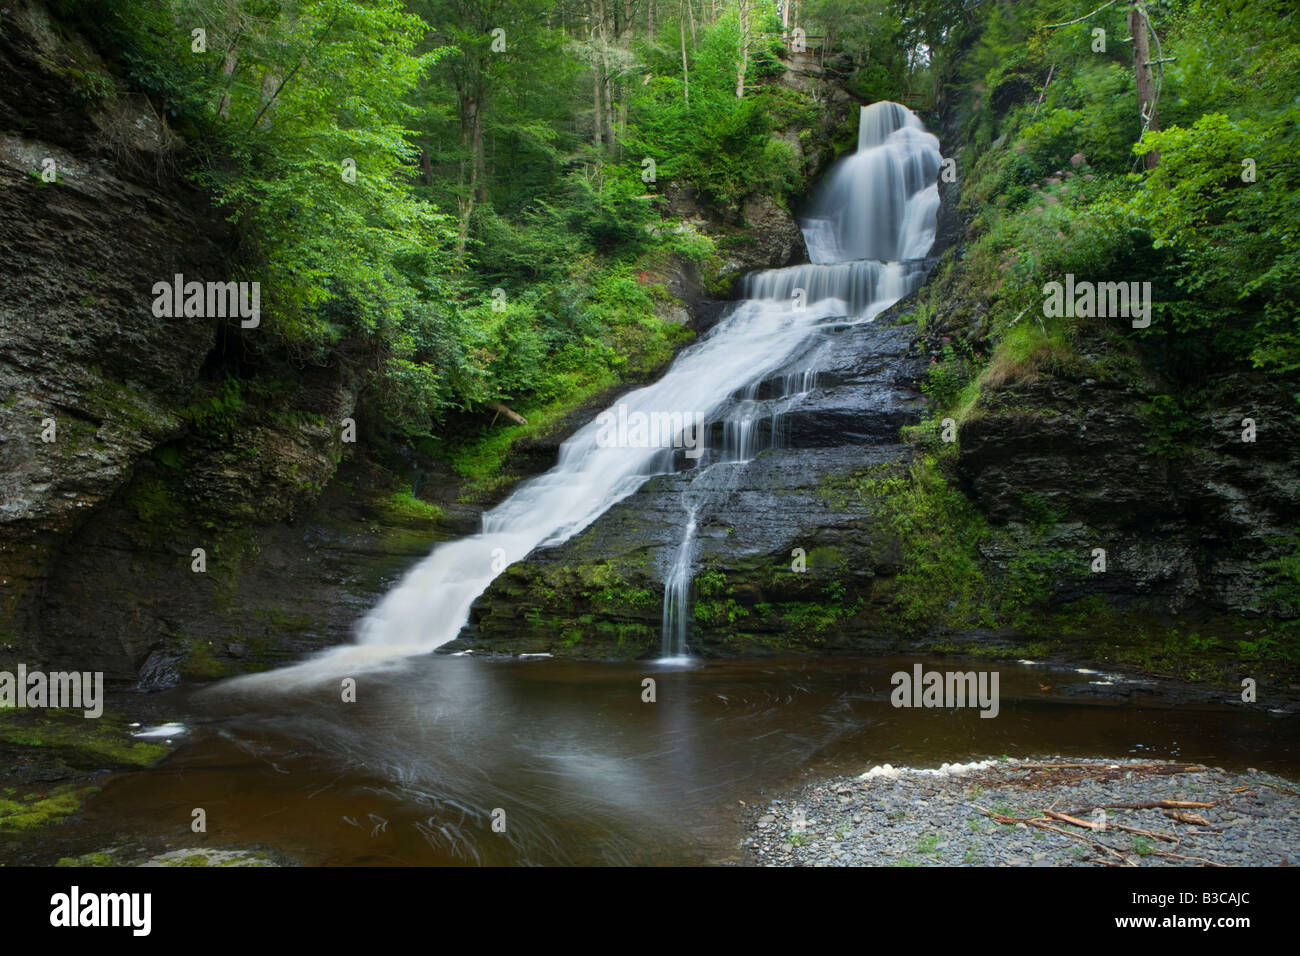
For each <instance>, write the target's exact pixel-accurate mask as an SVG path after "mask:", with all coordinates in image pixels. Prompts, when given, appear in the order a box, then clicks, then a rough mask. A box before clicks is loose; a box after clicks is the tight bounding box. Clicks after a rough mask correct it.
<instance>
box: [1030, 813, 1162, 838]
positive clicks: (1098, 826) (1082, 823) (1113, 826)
mask: <svg viewBox="0 0 1300 956" xmlns="http://www.w3.org/2000/svg"><path fill="white" fill-rule="evenodd" d="M1043 813H1045V814H1046V815H1047V816H1049V817H1051V818H1052V819H1053V820H1063V821H1065V822H1066V823H1072V824H1074V825H1075V826H1076V827H1086V828H1087V829H1089V830H1123V831H1124V832H1125V833H1136V834H1137V835H1138V836H1144V837H1150V838H1151V839H1153V840H1164V841H1165V842H1166V843H1177V842H1178V837H1176V836H1170V835H1169V834H1167V833H1158V832H1156V831H1154V830H1143V829H1141V828H1140V827H1129V826H1125V825H1124V824H1122V823H1110V822H1107V823H1104V824H1102V823H1092V822H1090V821H1088V820H1079V819H1077V818H1075V817H1071V816H1067V815H1066V814H1064V813H1057V812H1056V811H1055V810H1044V811H1043Z"/></svg>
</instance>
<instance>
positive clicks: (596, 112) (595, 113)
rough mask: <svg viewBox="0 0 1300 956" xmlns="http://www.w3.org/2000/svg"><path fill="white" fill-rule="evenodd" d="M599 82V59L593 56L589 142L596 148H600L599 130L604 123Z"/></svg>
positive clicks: (600, 137)
mask: <svg viewBox="0 0 1300 956" xmlns="http://www.w3.org/2000/svg"><path fill="white" fill-rule="evenodd" d="M601 82H602V81H601V76H600V61H599V60H598V59H596V58H593V59H592V61H591V96H592V111H591V128H592V132H591V142H592V145H594V146H595V147H596V148H597V149H600V142H601V139H602V136H601V131H602V129H603V127H604V125H605V123H604V116H605V110H604V108H603V107H602V106H601V104H600V85H601Z"/></svg>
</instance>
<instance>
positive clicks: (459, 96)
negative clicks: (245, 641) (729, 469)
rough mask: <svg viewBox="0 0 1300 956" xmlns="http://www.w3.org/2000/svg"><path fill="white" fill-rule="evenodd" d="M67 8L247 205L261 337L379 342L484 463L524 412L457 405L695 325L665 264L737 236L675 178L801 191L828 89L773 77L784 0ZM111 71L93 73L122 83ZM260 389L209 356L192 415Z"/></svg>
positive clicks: (311, 345) (707, 192) (396, 402)
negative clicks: (682, 211) (788, 138)
mask: <svg viewBox="0 0 1300 956" xmlns="http://www.w3.org/2000/svg"><path fill="white" fill-rule="evenodd" d="M823 6H824V7H825V9H824V10H823V9H822V8H821V7H819V8H818V9H817V11H814V13H815V14H821V15H825V16H837V15H838V14H837V12H836V10H835V9H833V8H832V7H830V6H826V5H823ZM883 8H884V7H883V5H881V9H883ZM59 9H60V12H61V14H62V16H63V17H64V18H65V21H66V22H70V23H74V24H76V25H78V26H79V27H81V28H82V29H83V30H84V31H85V32H86V33H88V34H89V35H91V36H94V37H96V38H97V39H98V40H99V46H100V49H101V51H102V52H103V53H104V55H105V56H106V57H107V58H109V59H111V60H115V61H116V67H117V71H118V72H119V73H120V74H122V75H124V76H125V77H126V78H127V79H128V81H129V82H130V84H131V85H132V86H133V88H134V91H135V92H136V93H143V94H145V95H147V96H148V97H149V98H150V99H151V101H152V102H153V103H154V104H155V106H156V108H157V109H158V111H159V113H160V115H163V116H165V119H166V123H167V125H168V126H169V128H170V129H171V130H172V131H174V132H175V133H176V134H179V139H178V140H177V145H178V146H182V147H183V149H182V150H180V153H179V155H181V157H182V159H183V162H184V163H185V164H186V168H187V169H188V171H189V173H190V175H191V176H192V177H193V178H194V179H195V180H196V181H197V182H198V183H199V184H201V185H202V186H203V187H205V188H206V189H207V190H208V191H209V192H210V194H211V195H212V197H213V199H214V201H215V202H216V203H218V204H219V205H220V206H221V208H222V209H223V210H224V211H225V212H226V214H227V215H228V217H229V218H230V220H231V221H232V222H234V223H235V224H236V225H237V228H238V234H239V238H240V242H239V255H238V263H237V266H238V269H239V275H238V276H235V277H234V278H242V279H246V280H250V281H251V280H256V281H259V282H261V284H262V287H263V291H262V296H263V309H264V312H265V319H264V321H263V323H262V327H261V328H260V329H259V331H258V332H257V333H256V334H254V335H250V336H247V339H248V341H247V342H245V343H243V344H242V345H241V349H243V350H245V351H246V350H247V349H249V348H252V349H253V350H254V352H255V354H261V355H263V356H266V355H271V354H274V355H276V356H285V355H287V356H289V357H290V359H291V360H292V361H295V362H298V363H302V362H311V363H317V364H320V363H330V362H332V361H336V360H338V359H339V358H340V356H349V357H350V358H351V360H353V361H358V362H359V364H361V365H363V367H365V368H367V369H369V370H370V372H371V386H372V387H371V388H370V389H369V391H368V396H369V401H370V402H371V404H372V405H373V406H374V407H375V409H376V410H377V411H378V413H379V421H380V425H381V427H382V429H383V430H384V432H386V433H387V434H389V435H392V436H396V437H400V438H404V439H407V440H413V441H415V442H417V443H418V442H419V441H420V440H421V439H425V440H428V439H431V438H432V439H436V441H435V443H434V444H433V445H429V446H428V447H427V448H426V450H429V451H433V452H434V453H441V454H443V455H444V456H445V457H448V458H449V459H450V460H452V461H453V462H454V463H455V464H456V466H457V467H458V468H460V469H461V470H462V471H464V472H465V473H466V474H468V475H470V476H471V477H481V476H482V473H484V472H489V471H491V470H493V469H494V468H495V467H497V465H499V462H500V452H501V449H502V448H503V447H504V446H508V444H509V442H510V439H511V438H512V437H514V436H517V434H518V433H519V428H518V427H517V426H510V425H507V422H506V420H504V419H502V420H501V421H500V423H499V425H498V426H497V429H500V428H501V427H502V426H505V427H506V434H505V435H504V436H502V435H499V434H498V433H497V430H496V429H493V430H491V431H490V432H489V430H487V429H484V430H483V431H482V433H481V434H479V433H476V432H474V430H473V428H471V431H470V433H469V434H466V433H465V426H466V423H467V421H468V423H469V424H470V425H471V426H472V425H473V422H474V419H468V420H466V419H463V418H462V419H461V421H460V427H459V432H458V430H457V429H451V432H450V434H449V432H448V429H447V428H445V427H444V426H445V424H446V421H447V419H448V416H455V415H456V414H457V413H459V412H465V411H471V412H476V413H478V414H479V416H480V421H479V424H480V425H481V424H482V421H483V420H487V419H488V418H489V416H490V412H489V409H490V408H493V407H496V406H497V403H506V404H507V405H508V406H509V407H511V408H512V409H514V410H516V411H518V412H520V413H522V414H524V415H525V416H526V417H529V418H530V419H533V418H534V417H538V416H540V418H541V419H542V420H544V421H545V420H549V419H550V418H553V417H554V416H555V415H556V414H558V412H559V411H560V410H562V409H565V408H571V407H573V406H574V405H575V404H577V403H578V402H580V401H581V400H582V399H584V398H585V397H587V396H589V395H591V394H593V393H595V392H596V391H598V390H600V389H602V388H605V387H608V386H610V385H612V384H615V383H617V382H619V381H621V380H623V379H627V378H636V377H640V376H644V375H646V374H648V373H649V372H651V371H652V370H654V369H655V368H658V367H660V366H661V365H662V364H663V363H664V362H665V361H666V360H667V359H668V358H669V357H670V356H671V354H672V351H673V349H674V347H675V346H676V345H677V344H679V343H680V341H681V339H682V338H683V337H684V336H687V335H689V331H688V330H686V329H684V328H682V327H681V326H679V325H675V324H673V323H671V322H668V321H665V320H664V319H662V318H660V313H661V312H662V309H658V308H657V306H659V305H660V303H661V302H662V301H663V300H664V299H665V298H666V293H665V291H664V288H663V284H664V280H665V277H666V276H667V274H668V273H669V272H670V271H671V268H672V263H673V261H674V260H677V261H686V260H689V261H691V262H693V263H694V264H695V265H697V266H701V267H703V269H704V271H705V273H706V275H707V273H708V271H709V269H710V268H711V267H712V265H714V264H715V263H716V261H717V260H716V257H715V255H714V247H713V243H712V241H711V240H710V239H709V238H707V237H706V236H704V235H701V234H699V233H698V232H697V231H696V230H694V229H693V228H691V227H689V226H680V225H679V224H678V223H677V222H676V221H675V220H673V219H672V218H671V214H670V213H669V211H668V210H667V208H666V206H665V203H664V193H665V187H666V186H667V185H668V184H670V183H674V182H675V183H679V184H689V185H691V186H694V187H695V189H696V190H698V194H699V195H700V196H701V197H702V200H703V201H704V202H705V203H706V204H707V205H708V206H709V207H711V208H712V209H713V210H714V211H715V213H716V215H717V216H718V217H719V218H721V219H727V218H729V217H730V218H733V219H734V217H735V215H736V213H737V210H738V209H739V206H740V203H741V201H742V200H743V199H744V198H745V197H746V196H748V195H750V194H752V193H754V192H755V191H764V192H766V193H768V194H769V195H772V196H775V197H777V198H778V200H779V201H788V199H789V198H790V197H792V196H795V195H797V194H798V193H799V192H800V191H801V190H802V189H803V188H805V186H806V183H805V182H804V180H803V178H802V177H803V174H802V170H801V167H800V163H799V161H798V157H797V156H796V155H795V152H794V150H793V149H792V148H791V147H790V146H789V145H788V144H787V143H784V142H782V141H781V140H780V139H779V138H778V137H777V136H776V135H775V131H776V130H777V129H778V128H781V127H789V126H796V127H797V126H799V125H805V124H810V123H812V122H813V121H814V120H815V118H816V115H817V110H816V105H815V104H814V103H813V102H812V100H811V98H810V97H808V96H806V95H803V94H799V93H795V92H793V91H792V90H790V89H788V88H784V87H779V86H777V85H774V84H772V83H771V82H770V81H771V79H772V78H773V77H774V76H775V75H777V74H779V73H781V72H782V67H781V65H780V64H779V62H778V60H777V56H778V54H781V53H784V52H786V51H785V50H784V49H783V47H782V44H781V39H780V36H781V25H780V22H779V19H778V16H777V13H776V8H775V5H770V4H756V3H735V2H728V3H716V4H709V5H707V9H705V8H704V7H702V6H701V5H699V4H698V3H697V4H695V5H693V6H692V7H690V8H689V9H687V8H686V7H685V6H682V5H675V6H674V5H670V4H665V3H662V2H661V3H658V4H653V3H642V2H632V3H627V4H616V3H613V2H609V3H585V2H575V0H566V2H560V3H548V2H542V0H473V2H471V0H412V2H409V3H403V2H401V0H218V2H212V0H120V2H118V0H114V2H108V0H63V2H62V3H61V4H60V5H59ZM897 41H898V43H901V42H902V37H901V35H900V37H899V38H897ZM863 49H864V50H865V49H866V47H864V48H863ZM873 49H874V48H873ZM742 61H743V63H742ZM87 76H88V77H89V74H87ZM86 82H87V84H90V80H89V79H87V81H86ZM90 85H94V84H90ZM100 85H102V86H103V87H104V88H103V89H100V88H99V87H98V86H96V87H95V89H94V90H91V91H90V93H88V95H91V94H93V95H96V96H107V95H111V89H112V84H100ZM88 88H89V87H88ZM240 388H241V386H240V384H239V383H237V382H233V383H232V382H231V381H228V380H217V381H215V382H214V383H213V385H212V387H211V388H209V389H208V390H207V391H205V392H203V394H201V395H199V396H198V397H197V398H196V403H195V406H194V407H193V409H192V410H191V411H192V418H193V420H194V422H195V423H196V424H197V425H198V426H202V427H209V426H210V427H220V425H221V422H222V421H223V420H225V421H228V420H229V418H230V416H231V415H234V414H237V413H238V412H239V408H238V407H236V406H237V402H236V400H237V399H238V398H239V390H240ZM232 403H233V404H232ZM222 416H225V418H224V419H223V418H222Z"/></svg>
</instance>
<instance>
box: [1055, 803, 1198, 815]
mask: <svg viewBox="0 0 1300 956" xmlns="http://www.w3.org/2000/svg"><path fill="white" fill-rule="evenodd" d="M1212 806H1214V804H1213V803H1202V802H1200V801H1199V800H1148V801H1147V802H1145V803H1099V804H1096V805H1095V806H1091V807H1080V808H1079V809H1078V810H1071V811H1070V813H1071V814H1073V815H1074V816H1076V817H1077V816H1082V815H1083V814H1085V813H1087V812H1088V811H1089V810H1096V809H1098V808H1101V809H1103V810H1202V809H1205V808H1206V807H1212Z"/></svg>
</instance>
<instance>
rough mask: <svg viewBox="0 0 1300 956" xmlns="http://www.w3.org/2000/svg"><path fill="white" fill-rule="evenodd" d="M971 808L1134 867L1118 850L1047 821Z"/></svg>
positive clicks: (1009, 823) (982, 808)
mask: <svg viewBox="0 0 1300 956" xmlns="http://www.w3.org/2000/svg"><path fill="white" fill-rule="evenodd" d="M971 806H973V807H975V809H976V810H978V811H979V812H980V813H983V814H985V815H986V816H989V817H991V818H993V819H994V820H995V821H997V822H998V823H1003V824H1008V825H1011V824H1016V823H1024V824H1027V825H1028V826H1031V827H1037V828H1038V829H1040V830H1047V831H1049V832H1051V833H1059V834H1060V835H1061V836H1063V837H1068V838H1070V839H1071V840H1076V841H1078V842H1079V843H1086V844H1087V845H1088V846H1090V847H1093V848H1094V849H1098V850H1103V851H1104V852H1106V853H1109V854H1110V855H1111V856H1114V857H1117V858H1119V859H1120V860H1121V861H1123V865H1124V866H1132V864H1131V863H1129V862H1128V860H1127V859H1126V858H1125V857H1124V854H1122V853H1120V852H1118V851H1117V850H1114V849H1112V848H1111V847H1108V846H1107V845H1106V844H1104V843H1100V842H1098V841H1097V840H1089V839H1088V838H1087V837H1084V836H1080V835H1079V834H1077V833H1071V832H1070V831H1068V830H1062V829H1061V828H1060V827H1054V826H1052V825H1051V824H1050V823H1048V822H1047V821H1046V820H1039V819H1035V818H1033V817H1008V816H1005V815H1003V814H1001V813H995V812H993V811H992V810H986V809H985V808H984V807H981V806H978V805H977V804H973V803H972V804H971Z"/></svg>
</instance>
